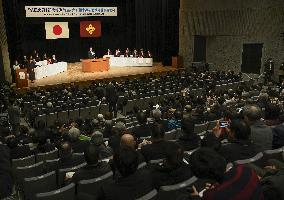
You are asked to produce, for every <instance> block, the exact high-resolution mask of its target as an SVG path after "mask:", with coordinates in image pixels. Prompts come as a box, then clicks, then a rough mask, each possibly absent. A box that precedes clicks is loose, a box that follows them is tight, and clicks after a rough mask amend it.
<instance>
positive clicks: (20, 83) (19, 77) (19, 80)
mask: <svg viewBox="0 0 284 200" xmlns="http://www.w3.org/2000/svg"><path fill="white" fill-rule="evenodd" d="M28 85H29V81H28V75H27V69H17V70H16V86H17V88H24V87H28Z"/></svg>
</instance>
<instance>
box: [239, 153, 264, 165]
mask: <svg viewBox="0 0 284 200" xmlns="http://www.w3.org/2000/svg"><path fill="white" fill-rule="evenodd" d="M234 163H235V164H239V165H246V164H254V165H256V166H258V167H265V159H264V157H263V153H262V152H260V153H258V154H256V155H255V156H254V157H252V158H248V159H243V160H236V161H235V162H234Z"/></svg>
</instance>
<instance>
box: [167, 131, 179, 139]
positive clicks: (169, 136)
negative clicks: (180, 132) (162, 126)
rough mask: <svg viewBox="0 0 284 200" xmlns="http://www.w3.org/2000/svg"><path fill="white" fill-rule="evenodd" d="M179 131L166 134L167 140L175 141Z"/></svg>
mask: <svg viewBox="0 0 284 200" xmlns="http://www.w3.org/2000/svg"><path fill="white" fill-rule="evenodd" d="M176 133H177V130H175V129H174V130H171V131H168V132H166V133H165V140H174V139H176Z"/></svg>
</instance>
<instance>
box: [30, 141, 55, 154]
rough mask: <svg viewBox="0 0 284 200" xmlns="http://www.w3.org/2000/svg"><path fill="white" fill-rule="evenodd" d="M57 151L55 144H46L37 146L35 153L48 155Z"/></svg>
mask: <svg viewBox="0 0 284 200" xmlns="http://www.w3.org/2000/svg"><path fill="white" fill-rule="evenodd" d="M53 150H55V145H54V144H49V143H45V144H39V145H38V146H37V148H36V149H35V150H34V153H35V154H37V153H47V152H50V151H53Z"/></svg>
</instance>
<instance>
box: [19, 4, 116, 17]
mask: <svg viewBox="0 0 284 200" xmlns="http://www.w3.org/2000/svg"><path fill="white" fill-rule="evenodd" d="M25 10H26V17H91V16H100V17H103V16H105V17H112V16H117V7H57V6H25Z"/></svg>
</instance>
